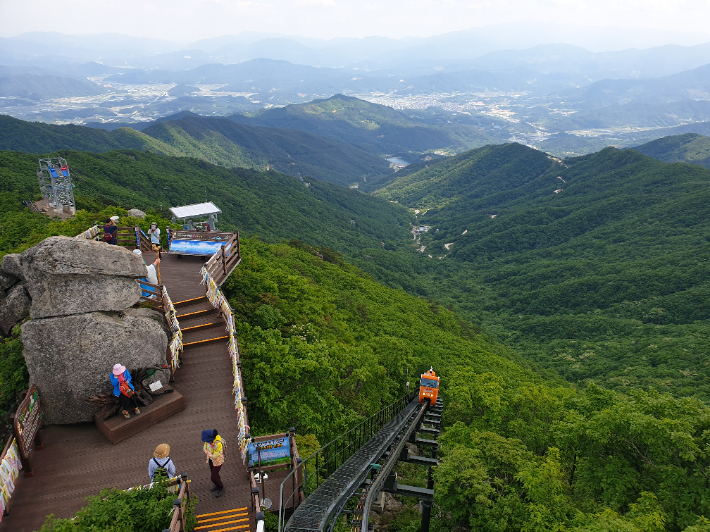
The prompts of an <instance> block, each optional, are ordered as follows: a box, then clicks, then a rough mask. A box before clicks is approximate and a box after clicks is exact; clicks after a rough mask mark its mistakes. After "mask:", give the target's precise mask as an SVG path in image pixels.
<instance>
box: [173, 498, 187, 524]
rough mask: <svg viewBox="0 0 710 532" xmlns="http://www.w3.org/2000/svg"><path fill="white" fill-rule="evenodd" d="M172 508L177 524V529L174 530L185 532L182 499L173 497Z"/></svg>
mask: <svg viewBox="0 0 710 532" xmlns="http://www.w3.org/2000/svg"><path fill="white" fill-rule="evenodd" d="M173 508H174V510H175V513H177V516H178V517H177V525H178V529H177V531H175V532H185V523H184V520H183V515H182V499H175V500H174V501H173Z"/></svg>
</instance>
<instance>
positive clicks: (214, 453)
mask: <svg viewBox="0 0 710 532" xmlns="http://www.w3.org/2000/svg"><path fill="white" fill-rule="evenodd" d="M202 441H203V442H204V443H203V446H202V450H203V451H204V452H205V454H206V455H207V462H208V463H209V464H210V480H211V481H212V484H214V486H212V488H210V491H216V492H217V493H215V497H221V496H222V495H223V494H224V484H222V479H221V478H220V477H219V471H220V469H222V465H223V464H224V458H225V452H226V450H227V442H226V441H224V440H223V439H222V438H221V437H220V435H219V434H218V433H217V429H207V430H203V431H202Z"/></svg>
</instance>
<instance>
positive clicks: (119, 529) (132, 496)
mask: <svg viewBox="0 0 710 532" xmlns="http://www.w3.org/2000/svg"><path fill="white" fill-rule="evenodd" d="M158 475H160V473H158ZM175 498H176V494H175V493H171V492H170V491H168V483H167V480H166V479H165V477H163V478H162V479H160V478H158V480H156V482H155V483H154V484H153V488H152V489H134V490H130V491H123V490H119V489H116V488H107V489H105V490H102V491H101V493H100V494H99V495H95V496H92V497H87V499H86V501H87V502H88V504H87V506H85V507H84V508H82V509H81V510H79V511H78V512H77V514H76V516H75V517H74V518H72V519H57V518H56V517H54V515H53V514H52V515H50V516H48V517H47V521H46V522H45V524H44V525H42V528H41V529H40V532H70V531H71V532H95V531H99V530H100V531H102V532H129V531H130V532H156V531H157V530H164V529H166V528H168V527H169V526H170V521H171V519H172V507H173V501H174V500H175ZM196 504H197V497H196V496H194V495H193V496H192V497H190V501H189V502H188V504H187V507H186V512H187V529H188V530H192V529H193V528H194V526H195V524H197V519H196V518H195V506H196Z"/></svg>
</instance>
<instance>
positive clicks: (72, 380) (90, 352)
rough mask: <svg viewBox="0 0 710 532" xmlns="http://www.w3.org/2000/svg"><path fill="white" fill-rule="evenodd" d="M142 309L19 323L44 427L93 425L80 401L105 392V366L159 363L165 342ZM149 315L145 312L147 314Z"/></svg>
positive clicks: (107, 388) (108, 368)
mask: <svg viewBox="0 0 710 532" xmlns="http://www.w3.org/2000/svg"><path fill="white" fill-rule="evenodd" d="M143 310H144V309H129V310H126V311H125V312H121V313H119V312H90V313H87V314H78V315H75V316H63V317H55V318H45V319H41V320H34V319H33V320H30V321H28V322H27V323H24V324H23V325H22V342H23V344H24V346H25V350H24V356H25V361H26V362H27V370H28V371H29V374H30V381H31V382H32V383H34V384H36V385H37V388H38V389H39V392H40V396H41V398H42V408H43V411H44V416H45V423H47V424H53V423H79V422H82V421H93V415H94V412H95V409H94V408H93V407H91V406H90V405H89V404H88V403H87V402H86V399H88V398H89V397H92V396H96V395H98V394H100V393H105V392H109V391H111V390H112V389H113V388H112V386H111V383H110V382H109V375H110V374H111V368H112V367H113V365H114V364H116V363H117V362H120V363H121V364H123V365H124V366H126V367H127V368H128V369H129V370H131V369H136V368H143V367H148V366H155V365H160V364H165V352H166V349H167V346H168V338H167V336H166V334H165V331H164V330H163V325H162V323H160V319H159V318H156V317H153V318H156V319H151V317H147V316H146V315H145V314H146V313H145V312H142V311H143ZM149 312H150V311H149Z"/></svg>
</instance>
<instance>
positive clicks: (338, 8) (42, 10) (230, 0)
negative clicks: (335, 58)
mask: <svg viewBox="0 0 710 532" xmlns="http://www.w3.org/2000/svg"><path fill="white" fill-rule="evenodd" d="M521 19H535V20H538V21H551V22H555V23H557V24H585V25H590V26H602V27H606V26H616V27H621V28H647V29H649V30H658V31H662V32H665V33H663V35H662V36H660V35H659V40H666V41H674V40H675V41H682V40H683V39H686V40H687V39H690V40H691V41H692V40H696V41H698V40H699V38H698V37H697V36H696V37H684V36H683V35H682V34H681V33H680V32H690V33H692V32H702V33H703V34H706V35H707V34H709V33H710V30H709V28H708V25H707V22H708V21H709V20H710V0H411V1H405V0H108V1H107V0H22V1H18V0H0V20H2V21H3V22H4V23H3V24H2V25H1V27H0V37H11V36H14V35H18V34H21V33H25V32H29V31H51V30H53V31H59V32H61V33H65V34H88V33H107V32H111V33H121V34H125V35H131V36H136V37H153V38H159V39H165V40H169V41H173V42H179V43H181V44H182V43H189V42H193V41H196V40H199V39H204V38H210V37H217V36H221V35H234V34H238V33H240V32H242V31H257V32H271V33H281V34H287V35H302V36H309V37H317V38H327V39H329V38H333V37H365V36H372V35H379V36H386V37H392V38H401V37H405V36H430V35H437V34H442V33H447V32H451V31H457V30H467V29H471V28H475V27H481V26H486V25H490V24H497V23H506V22H513V21H516V20H521ZM669 31H673V32H675V33H667V32H669ZM647 33H648V32H647ZM708 40H710V39H708ZM700 41H702V39H700V40H699V42H700ZM678 44H689V43H687V42H686V43H684V42H678Z"/></svg>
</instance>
